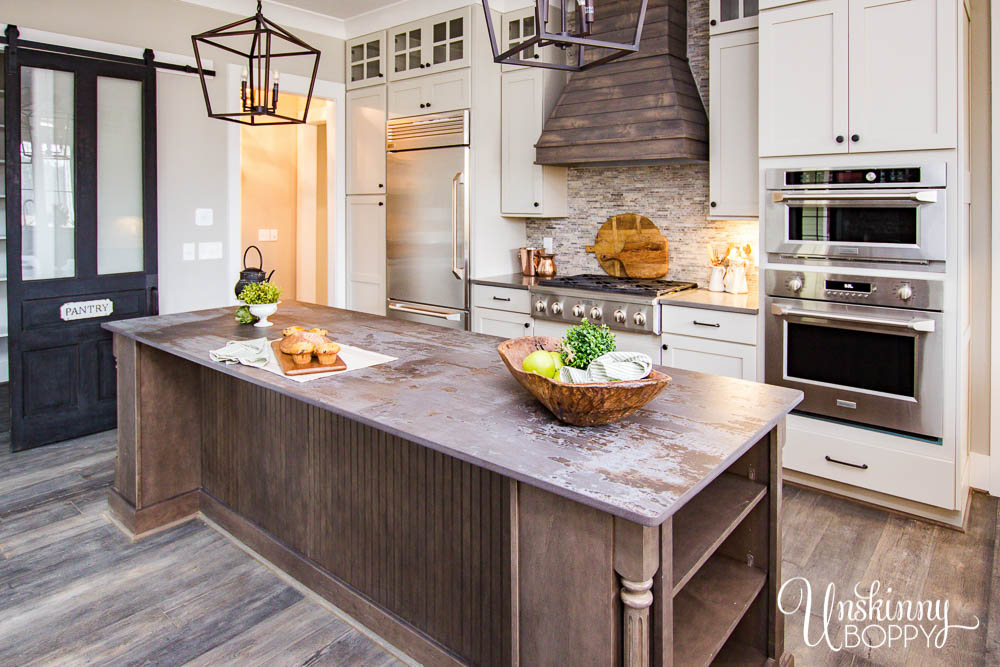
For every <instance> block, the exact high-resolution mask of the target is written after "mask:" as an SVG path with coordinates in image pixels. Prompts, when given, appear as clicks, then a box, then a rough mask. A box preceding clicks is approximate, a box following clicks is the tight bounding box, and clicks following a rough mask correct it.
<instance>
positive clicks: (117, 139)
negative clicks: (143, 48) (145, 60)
mask: <svg viewBox="0 0 1000 667" xmlns="http://www.w3.org/2000/svg"><path fill="white" fill-rule="evenodd" d="M135 271H142V82H140V81H135V80H132V79H113V78H110V77H103V76H101V77H97V272H98V273H99V274H101V275H105V274H109V273H132V272H135Z"/></svg>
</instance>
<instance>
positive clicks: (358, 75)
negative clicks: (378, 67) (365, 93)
mask: <svg viewBox="0 0 1000 667" xmlns="http://www.w3.org/2000/svg"><path fill="white" fill-rule="evenodd" d="M363 78H365V66H364V65H351V81H361V80H362V79H363Z"/></svg>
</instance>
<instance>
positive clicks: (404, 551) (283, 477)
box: [110, 336, 792, 665]
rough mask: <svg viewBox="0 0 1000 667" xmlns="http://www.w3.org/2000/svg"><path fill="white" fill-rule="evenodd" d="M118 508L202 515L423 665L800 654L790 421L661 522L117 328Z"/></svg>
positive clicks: (123, 517) (698, 660) (129, 516)
mask: <svg viewBox="0 0 1000 667" xmlns="http://www.w3.org/2000/svg"><path fill="white" fill-rule="evenodd" d="M115 349H116V353H117V356H118V382H119V384H118V391H119V397H120V413H119V424H120V426H119V444H118V465H117V471H116V476H115V483H114V488H113V489H112V491H111V498H110V506H111V510H112V511H113V513H114V514H115V516H116V517H117V518H118V519H119V520H120V521H121V522H122V523H123V524H124V525H125V526H126V527H128V528H129V529H130V530H132V531H134V532H135V533H145V532H148V531H150V530H154V529H156V528H157V527H159V526H162V525H165V524H169V523H171V522H174V521H177V520H178V519H182V518H184V517H188V516H191V515H193V514H195V513H197V512H199V511H200V512H201V513H203V514H204V516H206V517H208V518H210V519H211V520H212V521H214V522H216V523H217V524H218V525H220V526H222V527H223V528H224V529H226V530H227V531H229V532H230V533H231V534H233V535H234V536H236V537H237V538H238V539H239V540H240V541H242V542H243V543H245V544H246V545H247V546H248V547H250V548H251V549H252V550H254V551H255V552H257V553H258V554H260V555H261V556H262V557H264V558H265V559H267V560H269V561H271V562H272V563H274V564H275V565H277V566H278V567H279V568H281V569H282V570H284V571H285V572H287V573H288V574H289V575H290V576H292V577H293V578H295V579H297V580H298V581H300V582H301V583H303V584H304V585H305V586H307V587H308V588H310V589H312V590H313V591H315V592H317V593H318V594H320V595H322V596H323V597H324V598H326V599H327V600H329V601H330V602H331V603H333V604H334V605H336V606H338V607H339V608H341V609H343V610H344V611H345V612H347V613H348V614H350V615H352V616H353V617H354V618H356V619H357V620H358V621H359V622H361V623H363V624H364V625H366V626H367V627H369V628H370V629H371V630H373V631H374V632H376V633H378V634H379V635H380V636H382V637H383V638H385V639H386V640H387V641H389V642H391V643H392V644H394V645H396V646H397V647H399V648H401V649H402V650H404V651H406V652H407V653H408V654H410V655H411V656H413V657H414V658H415V659H417V660H419V661H421V662H424V663H427V664H466V663H474V664H481V665H487V664H504V665H510V664H518V663H519V662H522V661H523V662H524V663H525V664H574V665H580V664H594V665H610V664H625V665H647V664H652V665H707V664H712V663H713V661H714V662H715V663H718V664H741V665H751V664H753V665H769V664H776V663H780V664H782V665H789V664H791V663H792V660H791V657H790V656H787V655H786V654H785V653H784V650H783V623H782V617H781V615H780V614H778V613H777V611H776V599H775V596H776V595H777V590H778V585H779V581H780V571H779V561H778V558H777V557H776V555H777V554H778V553H780V548H779V541H780V537H779V525H778V522H777V520H776V517H777V516H778V515H779V514H780V505H781V485H780V470H781V462H780V455H781V441H782V432H781V429H782V427H781V426H779V427H777V428H775V429H774V430H772V431H771V432H770V433H769V434H768V435H767V436H766V437H764V438H763V439H762V440H760V441H759V442H758V443H757V444H755V445H754V446H752V447H751V448H750V449H749V450H748V451H747V452H746V453H745V454H743V455H742V457H740V458H739V460H737V461H736V462H735V463H733V464H732V465H730V466H729V467H728V469H727V470H726V471H725V472H724V473H723V474H721V475H720V476H718V477H717V478H715V479H714V480H713V481H712V482H711V483H710V484H709V485H708V486H707V487H705V488H704V489H703V490H701V491H700V493H698V494H697V495H695V496H694V497H693V498H692V499H691V500H690V501H688V502H687V503H686V504H685V505H684V506H683V507H681V509H680V510H679V511H678V512H677V513H676V514H674V515H673V517H671V518H670V519H668V520H667V521H666V522H665V523H663V524H662V525H661V526H659V527H655V526H652V527H651V526H642V525H639V524H637V523H633V522H630V521H626V520H624V519H620V518H616V517H613V516H611V515H610V514H606V513H604V512H601V511H598V510H596V509H593V508H590V507H586V506H584V505H582V504H579V503H576V502H573V501H571V500H568V499H565V498H562V497H560V496H558V495H555V494H553V493H550V492H547V491H543V490H540V489H537V488H535V487H533V486H530V485H528V484H524V483H522V482H518V481H515V480H513V479H510V478H507V477H504V476H502V475H499V474H497V473H494V472H491V471H489V470H486V469H484V468H480V467H477V466H474V465H471V464H469V463H465V462H463V461H460V460H458V459H456V458H454V457H451V456H447V455H444V454H442V453H439V452H436V451H433V450H431V449H428V448H426V447H423V446H421V445H418V444H415V443H412V442H409V441H407V440H405V439H402V438H399V437H396V436H393V435H390V434H388V433H385V432H382V431H379V430H377V429H375V428H372V427H370V426H367V425H364V424H361V423H358V422H356V421H352V420H350V419H347V418H345V417H342V416H339V415H336V414H333V413H332V412H329V411H326V410H323V409H320V408H318V407H314V406H312V405H308V404H306V403H303V402H300V401H297V400H295V399H293V398H291V397H288V396H285V395H282V394H279V393H277V392H274V391H271V390H269V389H266V388H264V387H260V386H257V385H255V384H252V383H250V382H246V381H243V380H240V379H237V378H234V377H230V376H228V375H226V374H223V373H220V372H217V371H215V370H213V369H210V368H206V367H204V366H201V365H198V364H195V363H192V362H190V361H185V360H183V359H180V358H178V357H175V356H172V355H170V354H168V353H166V352H162V351H160V350H157V349H154V348H152V347H149V346H146V345H143V344H140V343H137V342H135V341H133V340H130V339H127V338H124V337H122V336H116V337H115Z"/></svg>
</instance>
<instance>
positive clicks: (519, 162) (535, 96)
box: [500, 67, 545, 216]
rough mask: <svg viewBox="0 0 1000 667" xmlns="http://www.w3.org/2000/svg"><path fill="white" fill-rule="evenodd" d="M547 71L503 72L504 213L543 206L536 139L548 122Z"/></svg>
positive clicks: (527, 211)
mask: <svg viewBox="0 0 1000 667" xmlns="http://www.w3.org/2000/svg"><path fill="white" fill-rule="evenodd" d="M544 75H545V72H543V71H542V70H539V69H535V68H530V67H525V68H521V69H518V70H515V71H512V72H504V73H503V74H502V75H501V83H500V113H501V118H500V136H501V139H500V156H501V157H500V160H501V162H500V169H501V187H500V193H501V211H502V212H503V214H504V215H518V216H521V215H523V216H532V215H538V211H540V210H541V209H542V208H543V206H542V205H543V203H544V202H543V201H542V197H543V194H544V192H543V188H542V178H543V174H542V169H543V167H541V166H540V165H537V164H535V142H536V141H537V140H538V137H539V136H540V135H541V134H542V126H543V125H544V123H545V100H544V90H543V87H542V77H543V76H544Z"/></svg>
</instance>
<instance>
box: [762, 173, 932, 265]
mask: <svg viewBox="0 0 1000 667" xmlns="http://www.w3.org/2000/svg"><path fill="white" fill-rule="evenodd" d="M765 183H766V185H767V192H766V193H765V225H766V227H765V244H766V251H767V252H768V253H769V254H770V255H771V256H772V259H779V258H786V259H787V258H798V259H819V260H828V261H831V260H832V261H851V260H853V261H865V262H916V263H930V262H944V261H945V259H946V257H947V202H946V190H945V186H946V178H945V165H944V164H933V165H924V166H921V167H910V168H892V169H879V168H876V169H842V170H792V169H770V170H768V171H767V173H766V176H765Z"/></svg>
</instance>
